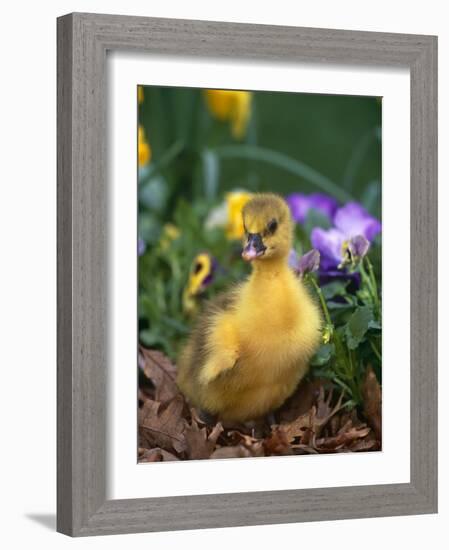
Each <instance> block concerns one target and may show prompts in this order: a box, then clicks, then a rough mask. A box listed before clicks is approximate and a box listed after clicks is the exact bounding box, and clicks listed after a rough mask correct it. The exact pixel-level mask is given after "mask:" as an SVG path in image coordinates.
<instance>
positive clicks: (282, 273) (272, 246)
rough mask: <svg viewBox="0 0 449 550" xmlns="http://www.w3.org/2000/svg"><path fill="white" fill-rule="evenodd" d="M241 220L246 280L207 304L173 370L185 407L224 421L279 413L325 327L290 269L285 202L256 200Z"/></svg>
mask: <svg viewBox="0 0 449 550" xmlns="http://www.w3.org/2000/svg"><path fill="white" fill-rule="evenodd" d="M242 218H243V226H244V230H245V235H244V241H243V252H242V257H243V259H244V260H245V261H248V262H251V265H252V271H251V274H250V276H249V277H248V278H247V280H245V281H244V282H243V283H240V284H238V285H236V286H234V287H232V288H231V289H230V290H229V291H228V292H225V293H223V294H221V295H218V296H217V298H216V299H215V300H212V301H211V302H209V303H208V304H207V306H206V307H205V309H204V311H203V312H202V314H200V315H199V318H198V322H197V324H196V327H195V328H194V330H193V332H192V334H191V336H190V338H189V340H188V341H187V344H186V346H185V348H184V349H183V351H182V352H181V354H180V358H179V364H178V376H177V383H178V386H179V388H180V390H181V391H182V392H183V393H184V395H185V396H186V397H187V399H188V401H190V402H191V403H192V404H193V405H194V406H196V407H197V408H199V409H200V410H201V411H203V412H204V413H206V415H208V416H218V418H220V419H221V420H222V421H224V422H246V421H250V420H254V419H257V418H260V417H263V416H265V415H268V414H270V413H272V412H273V411H274V410H276V409H277V408H279V407H280V406H281V405H282V404H283V403H284V401H285V400H286V399H287V398H288V397H289V396H290V395H291V394H292V393H293V392H294V390H295V388H296V387H297V385H298V383H299V382H300V380H301V379H302V378H303V377H304V376H305V374H306V373H307V370H308V362H309V360H310V358H311V357H312V355H313V354H314V352H315V351H316V349H317V347H318V345H319V342H320V333H321V324H322V321H321V315H320V310H319V308H318V306H317V305H316V304H315V302H314V301H313V300H312V299H311V297H310V296H309V294H308V292H307V290H306V288H305V287H304V285H303V283H302V282H301V280H300V279H298V278H297V277H296V275H295V273H294V272H293V270H292V269H291V268H290V267H289V265H288V258H289V253H290V250H291V247H292V242H293V222H292V219H291V215H290V210H289V208H288V205H287V204H286V202H285V201H284V200H283V199H282V198H281V197H279V196H277V195H274V194H271V193H267V194H258V195H254V197H253V198H252V199H251V200H250V201H249V202H248V203H247V204H246V205H245V206H244V208H243V210H242Z"/></svg>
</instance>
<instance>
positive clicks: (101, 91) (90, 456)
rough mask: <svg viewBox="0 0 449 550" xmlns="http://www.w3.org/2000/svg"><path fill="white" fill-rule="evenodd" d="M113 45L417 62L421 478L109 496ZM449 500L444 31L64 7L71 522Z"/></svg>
mask: <svg viewBox="0 0 449 550" xmlns="http://www.w3.org/2000/svg"><path fill="white" fill-rule="evenodd" d="M108 50H128V51H130V50H131V51H136V52H148V53H157V54H170V55H181V54H182V55H184V56H185V55H188V56H202V57H211V56H213V57H216V58H231V59H232V58H252V59H262V60H268V59H270V60H278V61H280V62H282V61H293V62H294V61H311V62H326V63H339V64H348V63H351V64H366V65H389V66H393V67H398V66H402V67H408V68H409V69H410V72H411V89H410V93H411V151H410V158H411V253H412V255H411V258H412V261H411V388H410V391H411V411H410V413H411V481H410V483H403V484H390V485H372V486H356V487H341V488H326V489H304V490H288V491H268V492H251V493H232V494H224V495H197V496H185V497H166V498H145V499H130V500H112V501H111V500H109V501H108V500H106V496H105V495H106V473H105V464H106V456H105V447H106V446H105V438H106V402H105V401H106V395H105V387H106V376H107V365H108V357H107V341H106V334H107V332H106V326H107V311H108V307H107V306H108V304H107V240H108V234H107V227H108V223H107V194H108V187H107V181H106V159H105V156H106V147H105V143H106V100H105V98H106V86H107V84H106V74H105V73H106V52H107V51H108ZM391 238H394V236H393V235H391ZM436 511H437V38H436V37H434V36H421V35H405V34H387V33H372V32H358V31H357V32H356V31H344V30H329V29H310V28H296V27H278V26H268V25H247V24H231V23H215V22H205V21H184V20H175V19H152V18H142V17H123V16H116V15H94V14H80V13H75V14H70V15H66V16H64V17H61V18H59V19H58V505H57V529H58V531H60V532H62V533H66V534H68V535H72V536H82V535H98V534H113V533H131V532H139V531H163V530H175V529H194V528H206V527H207V528H210V527H227V526H237V525H258V524H267V523H288V522H301V521H316V520H331V519H343V518H362V517H372V516H393V515H405V514H425V513H432V512H436Z"/></svg>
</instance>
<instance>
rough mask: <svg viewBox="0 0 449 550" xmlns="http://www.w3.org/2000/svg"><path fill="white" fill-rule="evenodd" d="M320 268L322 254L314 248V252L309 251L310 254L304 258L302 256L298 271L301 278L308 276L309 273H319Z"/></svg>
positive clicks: (306, 254) (307, 253)
mask: <svg viewBox="0 0 449 550" xmlns="http://www.w3.org/2000/svg"><path fill="white" fill-rule="evenodd" d="M319 267H320V253H319V252H318V250H315V249H314V248H312V250H309V252H306V253H305V254H304V255H303V256H301V258H300V260H299V262H298V266H297V268H296V270H297V272H298V274H299V275H300V276H301V277H304V275H307V274H308V273H313V272H314V271H318V269H319Z"/></svg>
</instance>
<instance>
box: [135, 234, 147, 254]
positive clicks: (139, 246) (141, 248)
mask: <svg viewBox="0 0 449 550" xmlns="http://www.w3.org/2000/svg"><path fill="white" fill-rule="evenodd" d="M146 248H147V245H146V244H145V241H144V240H143V239H141V238H140V237H139V238H138V240H137V254H138V255H139V256H142V255H143V254H144V253H145V250H146Z"/></svg>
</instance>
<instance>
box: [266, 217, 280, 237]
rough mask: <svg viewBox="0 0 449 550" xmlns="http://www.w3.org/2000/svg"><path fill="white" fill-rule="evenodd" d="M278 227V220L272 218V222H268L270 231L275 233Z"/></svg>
mask: <svg viewBox="0 0 449 550" xmlns="http://www.w3.org/2000/svg"><path fill="white" fill-rule="evenodd" d="M277 228H278V222H277V221H276V220H271V222H268V225H267V229H268V232H269V233H271V234H273V233H274V232H275V231H276V229H277Z"/></svg>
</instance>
